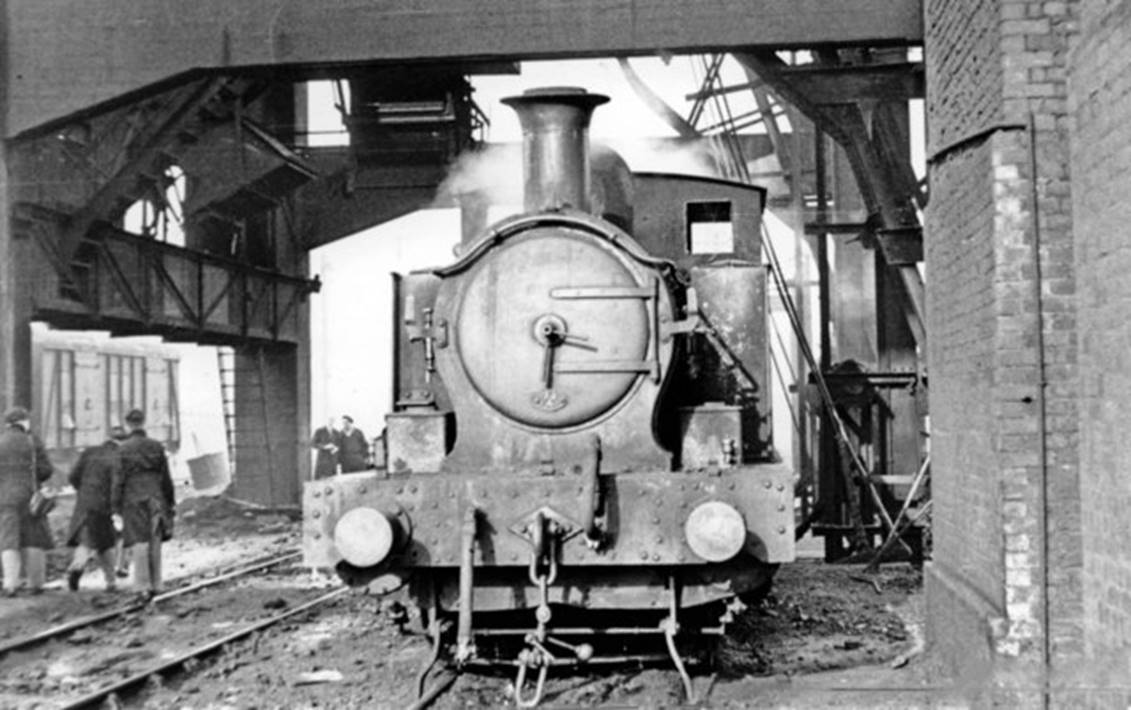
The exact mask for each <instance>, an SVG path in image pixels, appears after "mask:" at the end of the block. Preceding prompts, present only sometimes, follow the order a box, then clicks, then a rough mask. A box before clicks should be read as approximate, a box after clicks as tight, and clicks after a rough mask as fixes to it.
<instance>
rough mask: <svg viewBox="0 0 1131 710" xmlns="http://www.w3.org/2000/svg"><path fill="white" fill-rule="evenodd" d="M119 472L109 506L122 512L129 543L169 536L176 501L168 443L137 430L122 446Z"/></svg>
mask: <svg viewBox="0 0 1131 710" xmlns="http://www.w3.org/2000/svg"><path fill="white" fill-rule="evenodd" d="M118 455H119V465H118V476H117V478H116V480H115V481H114V482H113V484H112V490H111V494H110V508H111V510H112V511H113V512H115V513H117V514H119V515H121V516H122V519H123V521H124V522H125V529H124V530H123V531H122V535H123V537H124V538H125V542H126V545H133V544H134V543H138V542H149V541H150V540H152V539H154V537H156V538H157V539H158V540H168V539H169V538H170V537H171V536H172V531H173V515H174V512H175V506H176V504H177V501H176V499H175V497H174V494H173V477H172V476H171V475H170V474H169V461H168V459H166V458H165V447H164V446H162V445H161V443H160V442H158V441H155V440H153V439H150V438H149V437H148V436H146V435H145V432H144V431H143V430H140V429H139V430H135V431H134V432H133V433H132V434H130V437H129V438H128V439H126V440H125V441H124V442H122V446H121V448H120V449H119V454H118Z"/></svg>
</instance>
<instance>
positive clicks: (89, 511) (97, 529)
mask: <svg viewBox="0 0 1131 710" xmlns="http://www.w3.org/2000/svg"><path fill="white" fill-rule="evenodd" d="M125 438H126V430H125V429H124V428H122V427H120V426H116V427H114V428H113V429H111V430H110V438H109V439H107V440H106V441H105V442H104V443H102V444H99V445H98V446H91V447H90V448H88V449H86V450H85V451H83V452H82V455H81V456H80V457H79V460H78V462H76V463H75V467H74V468H73V469H71V474H70V476H68V480H69V481H70V483H71V486H73V487H74V489H75V512H74V513H73V514H72V515H71V527H70V530H69V532H68V533H67V544H68V545H70V546H71V547H74V548H75V554H74V557H73V558H72V559H71V564H70V566H69V567H68V568H67V586H68V587H69V588H70V589H71V590H72V591H73V590H77V589H78V588H79V580H80V579H82V574H83V571H84V570H85V569H86V566H87V563H88V562H90V560H91V559H92V558H93V559H94V560H96V561H97V564H98V567H99V568H100V569H101V570H102V575H103V577H105V579H106V589H107V590H111V591H112V590H113V589H114V588H115V587H116V586H117V585H116V581H117V580H116V578H115V572H114V564H115V559H114V545H115V539H116V537H117V536H116V534H115V532H114V524H113V522H112V520H111V517H110V489H111V486H112V485H113V482H114V478H115V476H117V475H118V467H119V451H118V448H119V446H120V445H121V443H122V441H123V440H124V439H125Z"/></svg>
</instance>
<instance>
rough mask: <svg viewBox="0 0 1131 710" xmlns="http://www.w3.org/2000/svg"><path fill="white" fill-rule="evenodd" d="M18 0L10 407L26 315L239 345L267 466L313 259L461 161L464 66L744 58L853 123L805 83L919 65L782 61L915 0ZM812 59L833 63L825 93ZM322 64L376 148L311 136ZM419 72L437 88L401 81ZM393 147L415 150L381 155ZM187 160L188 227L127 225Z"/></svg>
mask: <svg viewBox="0 0 1131 710" xmlns="http://www.w3.org/2000/svg"><path fill="white" fill-rule="evenodd" d="M5 12H6V24H5V28H6V29H5V35H4V37H3V39H4V43H3V46H4V50H3V52H4V56H3V59H4V61H3V62H0V66H2V67H3V71H4V72H5V76H4V77H3V82H0V86H2V89H0V91H2V92H3V96H2V98H3V101H2V102H0V105H2V106H3V111H2V114H0V132H2V133H3V135H4V136H5V137H6V138H7V142H6V144H5V145H4V147H3V148H2V149H0V167H2V168H3V170H0V175H4V176H7V183H6V184H3V185H0V263H2V264H3V266H2V267H0V268H3V279H2V280H0V404H3V405H5V406H6V405H8V404H10V403H13V402H17V401H27V400H28V399H29V397H28V395H29V393H30V387H31V384H30V374H29V373H30V371H31V366H30V335H29V334H28V327H27V324H28V322H29V321H31V320H33V319H42V320H47V321H48V322H51V323H54V324H56V325H58V326H60V327H69V328H106V329H109V330H112V331H114V332H117V333H123V334H125V333H131V334H133V333H153V334H160V335H163V336H165V337H168V338H173V339H180V340H193V341H197V342H204V343H219V344H227V345H232V346H234V347H235V348H236V349H237V355H238V356H239V358H238V359H240V360H241V361H243V362H245V364H247V368H245V369H252V370H256V371H258V375H256V377H257V378H258V380H257V381H259V382H260V383H262V382H265V381H268V380H270V381H271V383H272V387H271V388H264V387H263V386H259V387H246V388H244V390H247V391H262V390H265V389H270V390H271V391H273V392H275V393H276V394H274V395H272V396H277V397H278V401H277V402H274V401H272V402H259V403H249V402H244V405H243V406H242V407H241V406H239V402H238V401H237V410H238V411H245V412H255V411H264V410H266V409H268V408H270V409H271V410H272V411H277V412H281V413H282V416H281V419H280V422H278V427H279V431H278V436H276V437H275V441H286V442H288V447H289V448H288V450H287V451H281V452H280V453H279V455H278V456H277V457H276V461H275V463H278V462H279V461H283V460H293V461H302V460H305V457H304V456H302V455H301V452H302V451H303V450H304V447H301V444H302V443H304V442H305V438H306V436H307V435H308V433H309V432H308V421H307V414H306V412H307V410H308V409H309V375H308V372H307V368H308V364H307V363H308V360H309V333H308V317H309V316H308V311H307V305H306V301H307V297H308V295H309V294H310V293H311V292H313V291H315V290H317V288H318V284H317V282H316V281H314V280H311V279H309V278H308V277H307V263H306V260H307V257H306V254H307V252H308V251H309V249H311V248H314V247H315V246H318V245H321V244H324V243H327V242H329V241H332V240H334V239H337V238H340V237H343V236H347V235H348V234H351V233H353V232H356V231H358V230H361V229H364V228H366V227H369V226H372V225H374V224H378V223H380V222H383V221H386V220H388V219H391V218H394V217H397V216H400V215H402V214H406V213H408V212H411V211H413V210H415V209H418V208H420V207H422V206H426V205H428V204H430V203H431V202H432V201H433V199H434V197H435V191H436V187H437V186H438V185H439V183H440V181H441V179H442V177H443V175H444V172H445V169H446V167H447V165H448V163H449V162H450V161H451V160H453V159H454V157H455V156H456V155H458V154H459V152H461V151H463V150H465V149H467V148H469V147H470V146H472V145H474V143H475V140H476V130H477V127H478V125H479V121H480V117H478V116H477V114H476V112H475V109H474V103H473V102H471V100H470V92H469V89H468V84H467V77H468V76H469V75H473V74H477V73H499V72H513V71H515V70H516V66H517V65H516V62H518V61H521V60H529V59H551V58H565V57H598V56H618V57H631V56H645V55H656V54H661V55H668V54H679V53H691V52H704V51H710V52H731V53H734V54H735V56H737V57H739V58H740V59H743V61H744V63H745V64H746V65H747V66H748V67H749V68H750V69H752V70H753V72H754V73H755V74H756V75H757V80H758V81H762V82H764V83H765V84H766V85H767V86H768V87H769V88H770V89H771V90H772V91H774V92H775V93H777V94H778V95H779V96H780V97H781V98H784V99H786V100H787V101H790V102H795V101H796V103H795V105H796V106H797V108H798V109H800V110H801V111H802V112H804V113H805V114H806V115H807V116H808V117H809V118H810V119H812V120H813V121H814V123H816V124H818V126H819V127H820V130H822V131H824V132H826V133H828V134H830V135H833V136H834V137H837V138H838V140H840V135H841V134H840V133H838V132H837V128H836V124H837V123H838V122H839V119H837V118H835V117H834V119H833V121H832V125H826V124H827V123H828V122H827V121H824V120H823V118H827V117H828V115H830V112H831V111H832V110H831V109H828V108H824V107H821V108H820V109H819V112H824V115H819V112H818V113H814V112H812V111H810V110H808V109H807V105H808V104H807V103H806V101H809V102H810V103H814V104H819V103H820V99H819V98H812V96H813V95H814V93H815V94H821V95H823V94H824V93H825V92H826V91H827V90H828V89H829V86H833V87H834V88H836V89H837V90H839V91H840V92H841V93H842V94H845V93H846V94H848V96H847V98H846V101H855V100H856V99H858V98H860V96H865V98H866V99H867V98H869V97H870V95H869V93H868V92H870V91H875V90H876V87H877V86H889V85H900V82H904V83H906V82H907V81H908V72H899V71H898V70H897V71H895V72H894V73H896V74H899V75H898V76H895V77H894V78H893V77H889V78H887V79H885V78H884V77H885V76H886V75H888V74H893V69H892V68H891V67H887V66H883V67H877V66H871V67H865V66H855V65H857V64H861V63H859V62H857V63H852V64H853V66H840V64H844V63H845V62H841V61H840V60H838V61H837V62H823V64H822V65H821V67H816V66H814V67H810V68H809V69H808V70H807V73H804V74H803V73H802V72H799V71H792V70H785V69H781V68H780V67H777V66H776V65H775V64H774V61H775V60H774V57H775V54H774V52H775V51H777V50H782V49H818V50H822V51H824V52H825V54H824V55H822V56H824V57H826V58H827V57H830V56H833V55H835V53H836V52H837V51H842V54H840V55H837V56H839V57H844V56H846V55H844V54H843V50H867V49H869V48H893V49H898V48H904V47H908V46H914V45H917V44H919V43H921V41H922V34H923V28H922V19H921V8H920V5H919V3H918V2H909V1H908V0H844V1H841V2H829V1H823V0H801V1H799V0H761V1H756V2H750V1H739V0H722V1H721V2H712V3H701V4H698V5H696V6H695V7H694V9H693V10H691V9H689V7H688V4H687V3H686V2H683V1H682V0H646V1H643V2H642V1H641V0H613V1H612V2H609V1H607V0H489V1H487V2H477V3H466V2H461V1H459V0H441V1H438V2H432V3H427V4H422V3H416V4H407V5H406V4H405V3H403V2H395V1H393V0H379V1H377V2H360V1H359V0H321V1H319V2H286V1H279V0H242V1H241V2H239V3H231V2H222V1H220V0H206V1H204V2H197V3H181V2H176V1H175V0H146V1H145V2H141V1H140V0H139V1H138V2H128V1H125V0H91V1H89V2H84V3H73V2H69V1H67V0H40V1H38V2H34V3H9V4H8V6H7V8H6V11H5ZM830 52H831V53H832V54H829V53H830ZM818 69H821V70H827V71H836V72H837V77H836V78H835V79H831V80H830V79H827V78H826V79H824V81H825V84H824V85H823V88H818V89H814V86H816V85H817V84H816V82H819V81H821V80H822V79H821V77H819V76H817V74H818ZM910 74H911V75H912V79H911V81H914V77H913V72H911V73H910ZM847 77H852V78H847ZM316 78H331V79H337V80H340V81H343V82H349V83H350V87H351V89H352V90H353V92H355V93H358V92H362V93H364V92H366V91H368V92H369V94H368V96H369V100H368V102H369V104H370V105H373V106H378V107H383V108H379V109H378V110H377V111H376V112H375V113H374V114H372V115H370V116H368V117H366V116H364V115H362V112H361V111H360V110H359V111H356V112H353V113H352V114H351V115H349V116H347V120H349V121H352V123H351V124H350V130H351V132H352V133H354V134H355V137H356V136H357V135H360V133H361V132H368V133H367V135H368V136H370V137H372V138H374V140H375V141H376V142H375V143H374V142H369V143H366V142H365V141H357V140H355V141H354V145H352V146H351V147H350V148H348V149H342V148H339V149H315V148H312V147H310V146H306V145H303V141H302V139H301V136H302V134H303V131H304V129H305V128H304V123H305V116H304V115H303V114H302V112H301V111H297V110H296V105H297V104H298V103H299V102H300V100H301V92H302V89H301V86H302V82H303V81H306V80H310V79H316ZM752 80H753V77H752ZM420 85H424V86H427V87H429V90H430V91H432V93H431V94H429V95H427V96H423V97H422V96H417V95H410V94H411V92H412V91H415V90H416V89H414V88H412V87H416V86H420ZM794 90H796V91H797V94H796V95H793V94H791V93H790V92H791V91H794ZM806 96H809V97H810V98H809V99H806V98H805V97H806ZM411 102H415V103H417V104H420V103H421V102H423V103H427V104H430V105H433V108H432V109H430V111H431V112H430V113H428V114H427V115H419V114H412V115H409V114H402V115H401V118H403V119H404V120H402V121H401V122H399V123H396V125H393V124H394V122H393V121H390V120H388V119H389V115H390V114H389V113H388V112H387V111H386V112H384V113H383V112H382V111H385V109H388V110H390V111H392V112H393V113H396V111H397V110H398V109H397V104H398V103H401V104H407V103H411ZM860 105H864V104H860ZM838 110H839V109H838ZM852 120H853V121H855V123H853V124H852V125H853V126H855V127H856V128H853V131H854V132H850V133H849V138H848V140H847V144H846V145H845V147H846V148H848V149H849V150H850V154H851V150H852V148H851V146H853V145H856V146H858V147H860V146H862V148H860V150H858V151H857V152H858V153H859V154H860V155H863V156H864V158H865V159H863V160H859V161H856V162H854V167H856V166H857V163H859V166H860V169H858V170H857V171H856V172H857V178H858V180H861V181H862V185H863V187H862V191H863V192H865V194H866V196H873V195H878V197H876V198H875V199H872V198H871V197H869V198H868V199H869V200H870V201H869V204H868V208H869V211H871V212H874V213H876V214H877V215H878V218H877V220H878V221H877V225H878V226H879V227H880V228H879V229H877V230H873V232H874V233H875V234H877V235H879V236H881V237H882V236H883V235H884V234H886V232H885V230H887V231H889V232H892V233H893V234H894V233H899V235H900V236H902V232H901V231H900V230H902V229H903V228H904V227H913V226H914V225H912V224H911V223H909V222H907V221H906V220H904V216H905V215H906V209H905V207H906V206H907V204H909V200H911V199H913V196H912V195H910V194H909V191H908V189H907V188H906V184H905V181H901V180H899V179H897V180H895V181H894V183H893V181H892V180H890V179H888V178H889V177H890V176H892V175H896V176H897V177H898V176H899V175H901V174H902V173H899V172H898V170H896V171H894V172H893V169H891V168H890V165H889V166H886V167H885V166H884V165H880V166H879V167H877V163H876V161H875V160H870V159H868V156H874V155H876V154H877V151H879V154H880V155H881V156H882V155H886V153H885V152H884V151H886V150H887V148H885V147H884V145H882V144H881V141H882V140H883V138H882V136H879V137H875V138H874V140H873V136H872V134H871V133H868V135H867V136H865V139H867V140H869V141H872V142H870V143H869V142H863V143H862V142H861V141H862V140H864V139H862V138H861V137H860V136H861V133H860V131H861V130H863V131H865V132H866V133H867V132H868V128H867V127H865V128H863V129H859V126H862V125H863V124H862V123H860V122H859V121H858V120H857V119H856V118H852ZM850 123H851V121H850ZM872 126H873V127H878V129H879V131H880V133H881V134H882V133H883V132H884V131H886V130H887V129H886V127H885V126H886V124H884V123H882V122H877V121H873V122H872ZM414 131H415V132H414ZM893 135H894V134H893ZM769 139H770V140H772V139H773V135H772V134H771V135H770V136H769ZM414 141H416V142H414ZM398 142H399V143H400V144H401V145H404V146H409V147H411V148H412V150H411V151H405V150H400V151H398V150H395V149H390V147H393V148H395V146H397V145H398ZM841 142H842V143H845V141H841ZM761 149H763V150H764V149H765V146H763V147H762V148H761ZM422 156H423V157H422ZM881 162H882V161H881ZM178 175H183V176H184V178H185V181H186V183H187V188H186V190H185V193H186V194H185V200H184V203H183V214H182V215H181V217H182V218H183V221H184V237H183V242H171V241H162V239H161V236H162V235H161V234H160V233H159V232H160V230H159V229H157V228H156V226H155V225H149V226H145V227H143V229H142V230H141V233H140V234H138V233H127V232H126V231H125V229H124V223H123V218H124V215H125V213H126V211H127V210H128V209H130V207H131V206H133V205H136V204H138V203H139V202H147V203H149V204H150V205H151V206H152V210H151V212H150V214H151V215H152V214H156V212H158V211H160V210H161V209H163V208H164V207H167V205H166V204H165V203H166V201H167V200H166V198H165V196H166V195H167V192H168V189H169V187H170V184H171V183H172V182H174V181H175V180H176V179H177V176H178ZM885 175H886V176H888V177H885ZM872 184H875V185H879V186H880V187H879V188H878V189H876V190H873V189H870V188H869V187H868V185H872ZM892 184H894V185H895V187H894V188H893V189H891V190H888V189H887V187H885V186H889V185H892ZM892 205H894V208H892V209H889V207H890V206H892ZM881 246H883V241H881ZM884 254H885V256H887V255H888V251H886V250H885V251H884ZM889 262H890V259H889ZM891 263H894V262H891ZM913 300H914V299H912V301H913ZM906 310H907V312H908V314H909V315H911V314H912V313H913V311H914V310H915V309H914V308H908V309H906ZM237 379H238V375H237ZM239 391H240V388H239V387H238V386H237V400H238V399H239V397H238V392H239ZM249 396H250V395H249ZM245 399H246V398H245ZM264 405H267V406H264ZM249 416H250V415H249ZM284 420H285V421H284ZM291 444H293V446H292V445H291ZM277 448H278V447H277ZM255 463H256V462H255V461H249V462H245V464H244V465H243V466H241V469H242V470H243V471H248V470H251V469H253V468H255ZM272 468H274V469H277V470H278V473H277V475H278V476H282V477H285V478H287V479H288V481H290V483H288V485H283V486H278V485H277V486H270V487H268V489H270V490H274V491H275V494H273V495H271V496H268V497H271V498H272V500H269V501H266V500H265V502H272V503H282V502H288V501H287V499H288V498H290V497H292V496H293V495H294V493H295V491H296V490H297V488H295V486H294V485H291V484H292V483H294V482H295V481H297V479H298V477H299V476H301V475H302V473H303V471H304V467H303V466H301V465H299V466H298V467H297V468H295V467H294V466H293V465H291V466H283V467H282V468H279V467H278V466H274V465H273V466H272ZM243 493H244V494H245V495H247V496H249V497H254V496H256V495H258V493H257V492H256V490H247V491H243ZM261 499H262V496H261Z"/></svg>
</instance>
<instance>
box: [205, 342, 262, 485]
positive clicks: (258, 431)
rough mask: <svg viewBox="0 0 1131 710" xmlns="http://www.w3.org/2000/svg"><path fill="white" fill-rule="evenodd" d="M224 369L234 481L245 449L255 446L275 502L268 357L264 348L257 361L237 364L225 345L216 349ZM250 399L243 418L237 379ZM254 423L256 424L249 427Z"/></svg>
mask: <svg viewBox="0 0 1131 710" xmlns="http://www.w3.org/2000/svg"><path fill="white" fill-rule="evenodd" d="M216 357H217V364H218V366H219V371H220V395H221V402H222V405H223V410H224V433H225V435H226V437H227V443H228V467H229V470H230V472H231V476H232V481H233V482H235V481H237V480H238V479H237V475H238V474H239V471H238V470H237V465H236V461H237V459H238V458H239V454H240V453H241V452H246V450H248V449H254V450H255V452H257V453H259V454H261V456H262V461H263V462H264V463H265V464H266V468H267V471H266V473H267V475H266V484H267V485H266V494H267V500H268V501H269V502H270V503H272V504H273V503H275V495H274V488H275V485H274V482H275V459H274V456H273V451H272V445H271V422H270V406H269V405H268V402H267V387H266V379H267V378H266V359H265V355H264V352H263V348H262V347H259V348H256V349H255V353H254V364H253V365H252V366H251V367H248V366H247V365H246V364H245V365H244V366H243V367H237V364H236V353H235V350H234V349H233V348H231V347H227V346H223V347H220V348H217V350H216ZM237 378H238V379H239V384H240V389H241V390H242V391H243V392H244V396H245V397H246V398H247V400H248V405H249V406H248V407H247V408H246V410H245V415H244V417H243V418H242V420H241V419H240V418H238V417H237V416H236V382H237ZM256 417H257V418H258V426H255V425H254V424H255V423H256V419H255V418H256ZM249 424H251V425H252V426H249Z"/></svg>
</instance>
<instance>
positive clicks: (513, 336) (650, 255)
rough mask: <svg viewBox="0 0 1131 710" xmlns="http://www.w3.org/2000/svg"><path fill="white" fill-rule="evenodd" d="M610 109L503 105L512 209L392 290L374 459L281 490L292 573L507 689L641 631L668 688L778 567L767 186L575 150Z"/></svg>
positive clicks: (780, 534) (617, 652) (636, 641)
mask: <svg viewBox="0 0 1131 710" xmlns="http://www.w3.org/2000/svg"><path fill="white" fill-rule="evenodd" d="M607 100H608V99H607V97H604V96H600V95H596V94H590V93H587V92H585V91H584V90H581V89H574V88H560V87H559V88H548V89H536V90H531V91H528V92H526V93H524V94H523V95H521V96H516V97H512V98H509V99H506V100H505V101H504V103H506V104H508V105H509V106H511V107H512V108H513V109H514V110H515V111H516V112H517V113H518V115H519V119H520V122H521V124H522V130H523V162H524V212H523V213H521V214H518V215H516V216H513V217H510V218H507V219H505V220H503V221H501V222H499V223H496V224H494V225H493V226H490V227H489V228H487V229H486V230H485V231H482V232H481V233H479V234H478V235H477V236H475V238H473V239H470V240H468V241H467V242H466V243H465V244H464V245H462V248H461V251H460V253H459V255H458V256H457V258H456V261H455V262H454V263H451V264H449V265H446V266H443V267H440V268H435V269H431V270H427V271H422V272H414V273H411V274H407V275H405V276H402V277H396V323H397V325H396V334H395V338H396V343H395V352H396V356H397V357H396V365H395V370H396V372H395V387H394V396H395V399H396V401H395V410H394V411H393V412H392V413H391V414H389V415H388V417H387V429H386V431H387V434H386V447H387V452H386V453H387V467H386V468H385V469H383V470H378V471H376V472H374V471H369V472H364V473H359V474H351V475H342V476H338V477H335V478H331V479H325V480H319V481H314V482H310V483H308V484H306V487H305V491H304V510H305V522H304V552H305V557H306V562H307V564H310V565H313V566H336V567H337V569H338V571H339V573H340V574H341V575H342V576H343V578H345V579H346V580H347V581H349V582H350V583H352V584H356V585H362V584H365V585H368V586H369V588H370V590H372V591H374V592H376V593H380V594H393V593H397V594H401V595H404V596H405V597H407V598H408V599H409V600H411V601H412V602H414V603H415V604H416V605H418V606H419V607H420V608H421V610H422V614H423V618H424V619H425V621H426V624H427V625H428V628H429V629H430V630H431V632H432V633H433V634H434V641H435V644H436V652H437V655H441V651H446V652H447V653H448V654H449V655H450V657H451V659H452V660H454V662H455V663H456V664H461V665H471V664H477V663H500V662H501V663H510V664H514V665H515V666H517V668H518V672H519V680H518V683H517V684H516V687H517V688H518V689H519V692H520V693H521V692H523V679H524V678H525V677H526V674H527V672H528V671H529V672H530V674H531V678H533V675H534V673H537V674H539V675H540V676H541V679H543V680H544V678H545V672H546V669H547V668H549V667H551V666H555V665H563V664H566V665H568V664H579V663H588V664H593V663H597V662H600V661H623V660H628V659H631V658H643V657H644V656H645V652H644V649H645V648H646V646H647V644H645V643H643V640H646V639H652V640H654V641H655V642H657V644H656V645H657V647H658V648H659V649H660V650H661V652H662V651H664V650H665V649H666V651H667V655H666V656H664V657H665V658H667V657H670V659H671V660H672V661H673V662H674V663H675V665H676V667H677V668H678V669H679V670H680V672H681V675H682V676H683V677H684V679H685V682H686V679H687V674H686V673H685V672H684V664H683V661H682V657H681V653H680V650H679V649H680V647H681V646H683V647H684V648H690V647H692V646H694V645H695V640H696V639H697V638H704V637H708V636H710V635H712V634H719V633H721V632H722V629H723V627H724V626H725V624H726V623H727V621H729V620H730V618H731V617H732V615H733V613H734V611H735V610H736V608H739V607H740V606H741V600H742V599H743V598H744V597H745V596H746V595H749V594H753V593H756V592H758V591H759V590H761V589H763V588H764V587H765V586H766V585H767V584H768V583H769V581H770V579H771V578H772V575H773V572H774V570H775V569H776V566H777V565H778V564H779V563H781V562H786V561H789V560H791V559H793V555H794V546H793V538H794V536H793V526H794V511H793V486H792V473H791V471H790V470H788V469H787V468H786V467H785V466H784V465H783V464H781V463H780V462H777V461H776V460H775V455H774V452H773V448H772V445H771V439H770V420H769V414H770V412H769V401H770V393H769V385H768V380H767V374H766V371H767V359H768V344H767V338H766V313H765V271H764V269H763V267H762V265H761V263H760V227H761V214H762V208H763V205H764V200H765V191H763V190H762V189H760V188H757V187H752V186H749V185H743V184H737V183H731V182H726V181H722V180H716V179H709V178H701V177H690V176H679V175H667V174H633V173H631V172H629V170H628V168H627V166H626V165H625V163H624V162H623V161H622V160H620V159H619V158H618V157H617V156H616V155H615V154H612V153H610V152H607V151H606V152H600V151H597V152H594V153H593V154H592V155H591V152H590V146H589V140H588V125H589V121H590V117H591V115H592V112H593V110H594V109H595V108H596V107H597V106H599V105H600V104H603V103H605V102H606V101H607ZM506 639H510V640H511V641H512V642H513V643H511V644H510V645H509V646H508V644H506V643H504V641H505V640H506ZM516 649H518V650H517V651H516ZM422 682H423V681H422ZM535 700H536V697H535ZM520 702H527V701H523V700H522V699H521V698H520Z"/></svg>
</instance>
